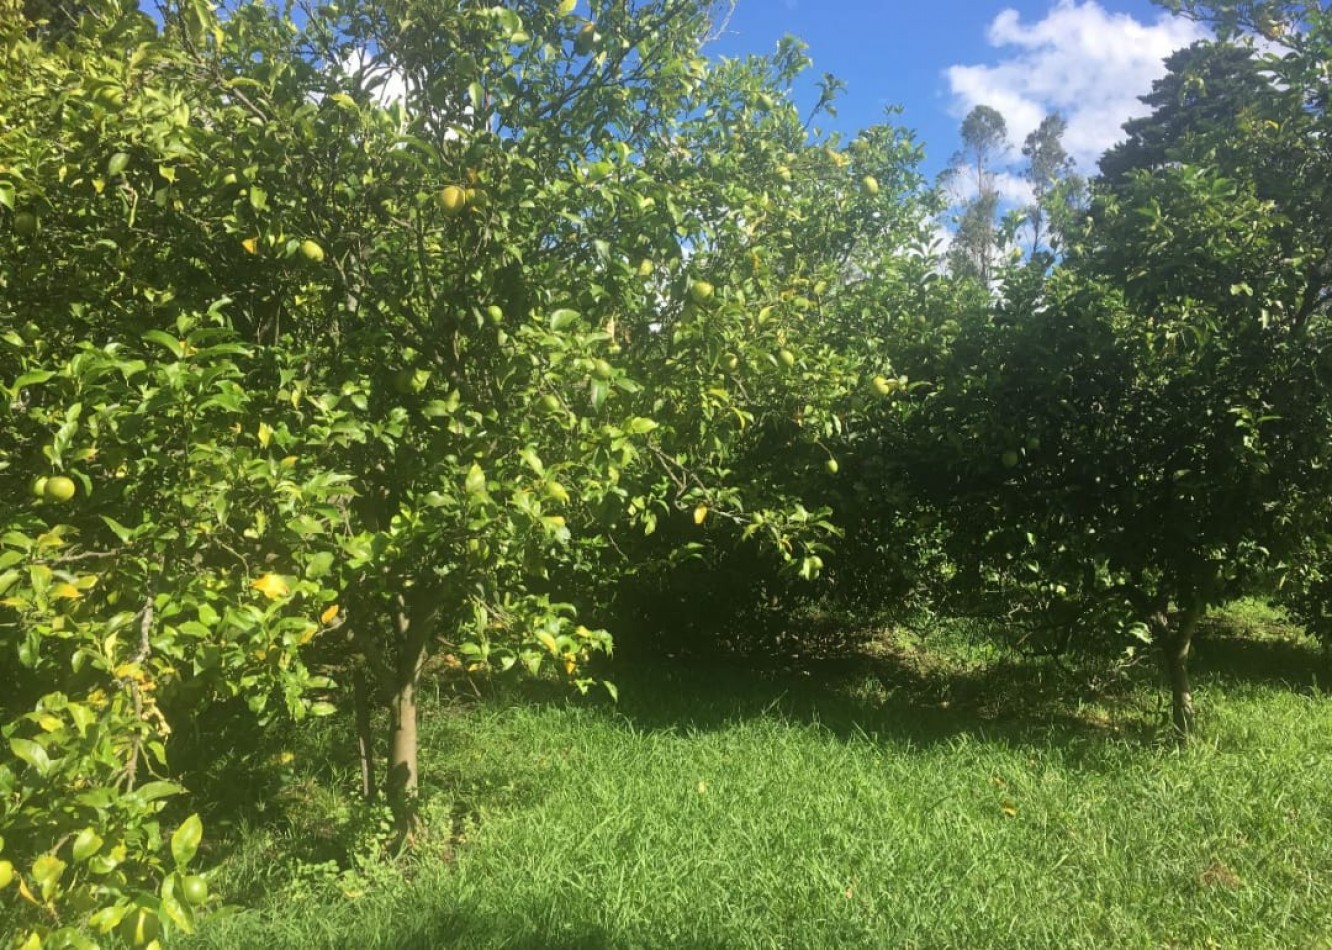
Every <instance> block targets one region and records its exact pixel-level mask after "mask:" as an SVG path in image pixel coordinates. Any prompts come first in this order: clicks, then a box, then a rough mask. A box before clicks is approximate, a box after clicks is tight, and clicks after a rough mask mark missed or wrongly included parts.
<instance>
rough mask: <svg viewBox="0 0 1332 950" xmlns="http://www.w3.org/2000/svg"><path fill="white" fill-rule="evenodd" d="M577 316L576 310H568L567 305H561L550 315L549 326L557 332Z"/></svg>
mask: <svg viewBox="0 0 1332 950" xmlns="http://www.w3.org/2000/svg"><path fill="white" fill-rule="evenodd" d="M578 317H579V313H578V311H577V310H570V309H568V308H567V307H562V308H561V309H559V310H556V311H555V312H553V313H552V314H551V315H550V328H551V329H552V330H555V331H557V332H558V331H560V330H563V329H564V328H565V327H567V326H568V325H569V324H571V323H573V322H574V321H576V320H577V319H578Z"/></svg>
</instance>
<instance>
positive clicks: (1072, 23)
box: [947, 0, 1206, 174]
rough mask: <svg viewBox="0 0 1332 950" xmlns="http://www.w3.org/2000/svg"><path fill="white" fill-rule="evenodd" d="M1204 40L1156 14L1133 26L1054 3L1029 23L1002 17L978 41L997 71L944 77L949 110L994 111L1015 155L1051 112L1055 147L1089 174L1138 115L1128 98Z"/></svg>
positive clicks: (1101, 11) (1079, 4)
mask: <svg viewBox="0 0 1332 950" xmlns="http://www.w3.org/2000/svg"><path fill="white" fill-rule="evenodd" d="M1205 35H1206V34H1205V33H1204V31H1203V29H1202V27H1200V26H1199V25H1198V24H1196V23H1192V22H1190V21H1188V20H1185V19H1182V18H1179V17H1173V16H1170V15H1169V14H1165V13H1163V14H1161V15H1160V16H1159V17H1157V19H1156V20H1155V21H1154V22H1151V23H1142V22H1139V21H1138V20H1135V19H1134V18H1133V17H1132V16H1130V15H1128V14H1124V13H1110V12H1108V11H1107V10H1106V9H1105V8H1104V7H1102V6H1101V5H1100V4H1099V3H1097V2H1095V0H1058V2H1057V3H1056V4H1055V5H1054V7H1053V8H1052V9H1051V10H1050V11H1049V12H1048V13H1047V14H1046V15H1045V18H1044V19H1041V20H1037V21H1035V22H1030V23H1024V22H1023V21H1022V18H1021V16H1020V15H1019V14H1018V12H1017V11H1016V10H1013V9H1007V10H1004V11H1003V12H1002V13H1000V14H999V15H998V16H996V17H995V18H994V20H993V22H991V23H990V27H989V30H988V31H987V34H986V37H987V39H988V40H989V43H990V45H991V46H993V47H995V48H996V49H1000V50H1002V51H1003V53H1002V58H1001V59H1000V60H999V62H997V63H995V64H994V65H988V66H986V65H975V66H967V65H959V66H952V67H950V68H949V69H948V70H947V76H948V82H949V86H950V89H951V92H952V96H953V103H952V110H953V112H954V113H955V114H956V115H957V116H958V117H959V118H960V117H961V116H963V115H965V114H966V113H967V112H969V111H970V110H971V109H972V108H973V107H974V106H978V105H988V106H991V107H993V108H995V109H998V110H999V111H1000V112H1001V113H1002V114H1003V116H1004V118H1005V119H1006V120H1007V122H1008V132H1009V137H1010V139H1011V140H1012V142H1013V143H1014V145H1015V146H1018V145H1020V144H1021V142H1022V140H1023V139H1025V138H1026V137H1027V134H1028V133H1029V132H1031V131H1032V130H1033V129H1035V128H1036V126H1037V125H1039V124H1040V121H1041V119H1042V118H1043V117H1044V116H1045V115H1046V114H1047V113H1049V112H1055V111H1058V112H1060V113H1062V114H1063V116H1064V117H1065V118H1066V119H1067V120H1068V130H1067V131H1066V132H1065V134H1064V147H1065V148H1066V149H1068V151H1069V153H1070V154H1071V155H1072V156H1073V157H1074V159H1075V160H1076V161H1077V164H1078V168H1079V169H1080V170H1081V171H1082V172H1083V173H1084V174H1087V173H1092V172H1094V171H1095V170H1096V162H1097V160H1098V159H1099V158H1100V157H1101V154H1102V153H1103V152H1104V151H1105V150H1106V149H1107V148H1108V147H1109V146H1111V145H1113V144H1114V143H1115V142H1117V141H1119V140H1120V139H1121V138H1122V137H1123V132H1122V130H1121V128H1120V127H1121V126H1122V125H1123V124H1124V122H1125V120H1127V119H1129V118H1131V117H1133V116H1138V115H1143V114H1144V113H1145V112H1146V111H1147V110H1146V109H1145V107H1144V106H1143V104H1142V103H1141V102H1139V101H1138V96H1140V95H1143V94H1144V93H1146V92H1149V91H1150V90H1151V86H1152V80H1154V79H1159V78H1160V77H1161V76H1162V75H1164V73H1165V66H1164V64H1163V62H1162V60H1163V59H1164V58H1165V57H1166V56H1168V55H1169V54H1170V53H1171V52H1172V51H1174V50H1176V49H1179V48H1180V47H1181V46H1187V45H1188V44H1190V43H1192V42H1193V41H1194V40H1198V39H1201V38H1202V37H1203V36H1205Z"/></svg>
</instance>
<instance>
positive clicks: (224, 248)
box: [0, 0, 1332, 947]
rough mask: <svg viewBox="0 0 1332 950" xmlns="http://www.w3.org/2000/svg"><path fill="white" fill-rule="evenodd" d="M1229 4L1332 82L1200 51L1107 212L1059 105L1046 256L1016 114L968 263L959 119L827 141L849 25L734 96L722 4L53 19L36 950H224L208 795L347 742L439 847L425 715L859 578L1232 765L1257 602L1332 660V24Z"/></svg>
mask: <svg viewBox="0 0 1332 950" xmlns="http://www.w3.org/2000/svg"><path fill="white" fill-rule="evenodd" d="M47 6H50V7H51V9H49V10H48V9H47ZM1190 9H1191V10H1192V12H1193V14H1194V15H1198V16H1206V17H1210V18H1213V19H1214V20H1215V21H1216V22H1217V23H1219V24H1220V25H1221V26H1222V27H1223V29H1224V30H1230V29H1234V30H1241V29H1242V28H1245V27H1247V28H1249V29H1251V30H1258V31H1259V32H1262V33H1264V35H1267V36H1268V37H1269V40H1270V41H1271V42H1272V43H1274V44H1276V45H1277V46H1278V48H1280V49H1282V50H1284V55H1281V56H1268V57H1266V58H1264V57H1260V56H1258V54H1256V53H1254V52H1252V51H1251V50H1249V49H1248V48H1247V47H1244V46H1243V35H1244V34H1243V33H1242V32H1241V33H1239V34H1236V35H1230V34H1228V33H1225V32H1223V34H1222V36H1221V38H1220V39H1219V40H1218V42H1217V43H1215V44H1204V45H1200V46H1195V47H1193V48H1190V49H1189V50H1186V51H1182V52H1180V53H1178V54H1176V55H1175V56H1174V57H1172V59H1171V60H1170V62H1169V66H1170V73H1169V75H1168V76H1167V78H1166V79H1165V80H1163V81H1162V82H1161V83H1159V84H1158V87H1157V89H1156V90H1155V91H1154V92H1153V94H1152V96H1150V97H1148V99H1147V100H1146V101H1147V102H1148V104H1149V105H1152V106H1153V107H1154V112H1153V113H1152V115H1150V116H1148V117H1146V118H1144V119H1141V120H1135V121H1134V122H1133V123H1131V124H1130V125H1129V127H1128V128H1127V130H1126V131H1127V132H1128V136H1129V137H1128V140H1127V141H1126V143H1125V144H1124V145H1123V146H1121V147H1119V148H1118V149H1116V150H1115V151H1114V152H1112V153H1111V154H1109V155H1107V157H1106V160H1105V162H1104V163H1103V165H1102V171H1103V178H1102V179H1100V180H1097V181H1094V182H1093V183H1092V185H1093V199H1092V201H1091V202H1090V204H1089V205H1088V206H1087V207H1086V208H1085V210H1084V208H1083V202H1082V195H1083V182H1082V181H1081V179H1078V178H1077V177H1076V176H1075V175H1074V174H1073V173H1072V168H1071V164H1070V163H1069V161H1068V160H1067V156H1066V154H1065V153H1064V152H1063V150H1062V147H1061V146H1060V145H1059V141H1058V140H1059V134H1060V131H1061V129H1062V127H1063V126H1062V120H1060V119H1059V118H1058V117H1057V116H1056V117H1051V118H1050V119H1048V120H1047V122H1045V123H1043V124H1042V126H1041V128H1040V129H1039V130H1038V131H1037V133H1033V136H1032V137H1030V138H1029V139H1028V141H1027V145H1026V149H1025V151H1024V154H1025V155H1026V156H1027V158H1028V159H1029V161H1030V167H1029V169H1028V171H1027V174H1028V176H1029V178H1030V180H1031V181H1032V183H1033V187H1034V190H1035V194H1036V201H1035V204H1034V205H1033V206H1032V207H1031V208H1028V209H1018V212H1019V213H1018V214H1017V215H1016V216H1013V217H1010V220H1009V221H1008V223H1007V224H1006V225H1004V226H999V225H997V224H996V222H995V217H996V214H997V212H998V202H999V198H998V194H997V192H996V191H995V190H994V187H993V175H994V170H993V168H992V167H991V165H990V162H991V160H992V158H993V156H994V155H995V154H996V152H997V150H1001V149H1002V147H1003V138H1004V135H1005V124H1004V120H1003V117H1002V116H1001V115H999V114H998V113H997V112H995V111H994V110H993V109H989V110H988V111H978V112H977V113H974V114H973V116H972V117H969V120H968V122H969V125H968V127H966V128H964V133H965V138H966V142H967V150H966V151H964V153H963V154H962V155H960V156H959V159H958V162H957V167H958V169H959V174H963V173H965V174H969V175H972V176H973V177H974V179H975V184H976V186H977V189H978V192H979V197H977V198H976V199H974V200H971V201H969V203H968V204H967V205H966V207H965V208H964V209H963V211H962V212H961V213H960V215H959V217H958V219H957V220H958V228H959V236H958V239H957V241H956V243H955V246H954V248H953V251H952V253H951V254H950V255H949V257H948V260H949V261H950V262H951V269H949V268H946V267H944V266H943V263H942V262H941V260H940V257H941V256H942V255H939V254H937V253H936V250H935V249H934V248H932V247H931V246H930V240H931V238H930V236H931V234H932V232H933V229H934V221H935V216H936V215H937V214H938V213H939V212H940V210H941V209H940V207H939V199H938V196H937V195H936V194H935V193H934V192H933V191H931V190H930V189H929V188H927V187H926V185H925V183H924V181H923V180H922V178H921V176H920V175H919V173H918V172H917V168H916V164H917V162H918V160H919V158H920V150H919V148H918V147H917V145H916V144H915V143H914V142H913V140H912V138H911V136H910V135H909V134H908V133H906V132H904V131H903V130H901V129H898V128H896V127H895V126H893V125H891V124H884V125H881V126H876V127H873V128H869V129H866V130H864V131H863V132H861V133H860V134H858V135H857V136H855V137H852V138H850V139H845V140H844V139H842V138H839V137H838V136H836V135H825V134H823V133H822V132H821V131H819V129H818V128H817V126H816V125H815V124H814V123H816V122H817V121H819V115H820V113H821V112H822V110H824V109H826V108H828V107H829V106H830V105H831V104H832V98H833V96H834V95H835V91H836V84H835V83H834V82H832V81H828V82H827V83H826V85H825V87H824V93H825V94H824V96H823V97H822V98H821V99H820V100H819V102H818V104H817V106H816V107H815V109H814V111H813V114H812V115H811V114H802V113H801V112H800V111H799V109H798V107H797V104H796V103H795V101H794V99H793V96H792V86H793V83H794V81H795V80H796V78H797V76H798V75H799V74H800V73H801V72H802V70H804V69H805V67H806V66H807V65H808V63H807V60H806V58H805V56H804V54H803V51H802V48H801V47H800V45H799V44H798V43H796V42H795V41H786V42H784V43H783V44H781V45H779V47H778V49H777V50H776V52H775V53H774V54H773V55H772V56H770V57H767V58H752V59H748V60H739V61H721V62H710V61H708V60H707V59H705V58H704V57H703V55H702V53H701V48H702V44H703V43H704V42H705V39H706V37H707V35H708V31H709V29H710V28H711V25H712V21H711V19H710V16H709V12H710V11H709V9H708V5H707V4H706V3H703V2H700V0H637V2H630V0H598V2H595V3H593V4H592V6H591V8H590V9H587V8H586V5H581V6H580V5H578V4H575V3H573V2H571V0H564V2H561V3H558V4H557V3H552V2H538V0H511V2H507V3H504V4H499V5H488V4H485V3H481V2H467V3H461V4H459V3H456V2H442V0H394V2H390V3H359V2H353V3H348V4H343V5H340V6H339V7H337V8H334V7H331V6H330V7H319V8H314V9H308V10H304V11H303V12H302V14H301V16H299V17H296V18H290V17H289V16H288V14H286V13H284V12H283V11H281V10H279V9H277V8H275V7H272V6H270V5H267V4H265V3H262V2H255V3H251V2H240V3H236V4H232V5H227V6H225V7H224V8H223V9H221V10H215V9H213V8H212V7H211V6H210V5H209V4H207V3H205V2H203V0H179V2H170V3H165V4H164V5H162V6H161V7H160V8H159V9H157V10H156V12H155V14H153V15H150V14H148V13H145V12H142V11H140V9H139V8H138V5H137V4H135V3H132V2H128V0H92V2H88V3H85V4H77V5H75V4H55V5H47V4H39V3H31V2H30V3H18V2H16V0H0V90H3V91H0V386H3V388H4V400H3V402H2V403H0V500H2V501H3V507H2V508H0V652H2V653H3V655H4V656H5V658H6V659H5V662H4V664H3V666H0V687H3V689H0V734H3V738H4V740H5V741H4V748H3V751H0V834H3V838H0V909H3V910H4V911H6V912H10V911H13V913H14V914H15V915H16V916H15V919H16V920H18V921H19V922H20V923H19V926H20V927H21V928H22V937H21V939H22V940H23V941H25V944H24V945H25V947H27V946H30V947H39V946H44V945H45V946H64V945H71V946H86V945H90V941H91V940H94V939H99V938H100V935H102V934H108V933H110V932H112V931H116V930H119V932H120V933H121V934H122V936H123V937H124V938H125V939H127V940H129V941H131V942H133V943H138V944H151V943H152V942H153V941H154V940H156V939H157V936H158V934H159V932H167V933H169V932H173V931H185V932H188V931H190V930H192V929H193V928H194V926H195V924H196V921H197V917H198V915H199V914H200V913H201V912H202V911H204V910H206V909H207V908H208V907H210V906H212V905H213V904H215V903H216V901H217V898H216V897H213V896H212V895H210V894H209V887H208V882H207V879H206V878H205V877H204V876H201V875H200V874H199V873H198V870H199V869H198V867H197V865H198V864H199V863H200V860H199V858H198V857H197V854H198V851H199V848H200V845H201V843H202V842H203V841H204V840H205V839H204V831H205V828H204V821H203V820H202V819H201V817H200V813H202V814H203V815H205V816H206V815H207V813H208V809H209V805H210V799H209V789H208V787H207V782H206V780H205V778H204V776H206V774H207V769H206V768H199V767H198V765H197V763H199V762H200V761H201V760H205V761H206V760H207V759H208V758H209V757H213V758H216V759H220V758H222V757H225V756H227V755H233V756H238V757H240V758H241V759H243V760H245V762H246V767H247V768H249V769H252V770H261V769H263V768H264V767H265V766H264V764H263V763H262V762H261V761H260V760H259V757H258V755H257V754H256V755H254V756H253V757H252V758H246V757H247V756H250V755H251V753H252V752H253V751H254V750H253V749H251V748H249V747H248V746H247V745H246V742H248V741H249V740H244V741H242V740H239V739H237V738H236V737H237V736H239V735H242V734H243V735H246V736H249V737H251V738H253V737H255V736H264V735H271V734H273V733H276V732H278V731H280V730H281V729H282V728H284V724H287V723H291V722H293V721H300V720H302V719H303V718H305V717H307V716H312V715H313V716H320V715H329V714H332V713H334V712H335V711H337V710H338V709H339V707H340V706H345V707H347V708H350V709H354V715H353V717H352V718H353V719H354V721H355V724H356V725H355V731H356V733H357V744H358V758H359V761H360V766H361V782H360V785H361V787H360V792H361V794H362V795H363V796H364V797H365V798H367V799H371V800H373V799H376V798H378V797H380V796H383V797H384V798H385V800H386V801H387V802H388V803H389V805H390V806H391V810H392V819H393V829H394V839H395V843H396V844H397V845H400V846H402V845H410V844H412V843H414V842H415V841H416V840H417V839H418V837H419V836H420V834H421V833H422V818H421V808H420V797H421V795H422V793H423V790H422V788H421V783H420V765H419V762H418V752H419V749H418V744H419V743H418V731H417V716H418V702H417V695H418V692H419V690H420V689H421V687H422V686H423V684H424V683H425V682H426V681H427V680H429V681H445V682H448V681H450V679H451V678H452V680H454V681H456V680H459V679H463V678H466V679H469V680H471V681H473V682H475V681H480V680H482V679H483V678H484V677H486V676H487V675H491V674H497V673H502V672H505V671H513V672H515V673H519V674H524V675H528V676H532V677H537V678H549V679H552V680H556V681H559V682H562V683H566V684H568V685H571V686H572V687H574V688H575V689H577V690H581V691H583V692H589V691H593V692H596V691H598V690H600V689H601V688H602V687H603V686H604V687H605V692H607V693H609V694H610V695H611V696H613V695H614V692H615V688H614V686H613V685H612V684H611V683H610V682H606V679H605V676H604V673H603V669H604V668H603V666H602V665H601V664H603V663H604V659H603V658H604V655H605V654H607V653H609V651H610V649H611V644H612V637H611V631H612V630H615V631H627V632H630V633H632V634H633V635H634V639H635V642H636V643H638V644H647V645H651V646H652V647H653V648H654V649H657V650H658V651H659V652H663V653H671V652H673V650H674V648H677V647H681V646H684V645H688V646H691V647H692V648H694V649H699V650H704V651H706V650H709V649H715V648H716V647H717V645H718V643H719V640H718V637H719V635H721V634H725V633H733V632H734V631H733V629H730V630H728V629H727V628H728V625H729V626H730V627H731V628H733V627H734V626H735V625H737V624H753V623H754V621H755V618H756V616H757V614H756V612H755V611H756V610H757V612H759V613H762V612H764V611H766V612H769V613H772V612H786V613H789V612H790V610H791V608H792V605H793V604H794V603H795V602H796V601H798V600H801V599H803V598H805V597H808V596H814V595H817V596H819V597H822V598H824V599H825V602H826V603H828V604H831V605H834V606H837V607H840V608H843V609H854V610H855V611H858V612H861V613H862V614H865V615H871V614H874V615H877V614H879V613H880V612H882V611H884V610H901V609H904V608H907V607H910V608H913V609H914V608H919V607H933V608H936V609H949V610H964V611H968V612H985V613H990V614H997V615H999V616H1003V617H1007V618H1009V619H1010V620H1011V621H1012V622H1013V624H1014V626H1015V627H1016V628H1019V629H1021V630H1022V631H1023V632H1024V633H1025V634H1027V635H1038V636H1040V637H1041V638H1042V639H1043V640H1044V641H1045V642H1046V643H1047V644H1048V645H1052V646H1053V648H1059V647H1062V646H1065V645H1067V644H1069V643H1072V642H1082V641H1087V640H1097V641H1102V642H1104V641H1108V642H1111V643H1113V644H1114V645H1115V646H1116V647H1122V646H1123V645H1124V643H1125V642H1133V641H1134V638H1136V639H1137V640H1141V641H1144V642H1146V643H1150V644H1154V645H1156V646H1159V647H1160V648H1161V649H1162V652H1163V655H1164V656H1165V657H1166V658H1167V669H1168V671H1169V674H1170V679H1171V686H1172V693H1173V696H1174V722H1175V725H1176V727H1177V728H1178V730H1179V731H1180V732H1181V734H1184V733H1187V732H1188V731H1189V730H1190V729H1191V728H1192V720H1193V710H1192V700H1191V697H1190V693H1189V685H1188V679H1187V665H1186V661H1187V657H1188V654H1189V651H1190V649H1191V646H1192V634H1193V631H1194V629H1195V628H1196V626H1197V624H1198V622H1199V620H1200V618H1201V617H1202V616H1203V613H1204V612H1205V611H1206V610H1208V609H1209V608H1211V607H1213V606H1215V605H1217V604H1219V603H1221V602H1223V601H1224V600H1226V599H1228V598H1231V597H1234V596H1236V595H1238V594H1241V593H1255V592H1257V593H1265V594H1266V593H1279V594H1280V596H1282V597H1283V598H1285V599H1286V600H1287V601H1288V603H1290V604H1291V605H1292V606H1294V607H1295V608H1296V609H1297V610H1298V611H1300V612H1301V613H1302V614H1303V615H1304V616H1306V617H1307V618H1309V619H1310V621H1311V624H1312V625H1313V626H1314V627H1315V628H1320V627H1319V624H1320V623H1321V624H1322V626H1323V627H1328V626H1329V625H1332V622H1329V621H1327V620H1326V618H1327V616H1328V614H1327V610H1326V607H1325V605H1324V601H1325V597H1324V593H1325V591H1326V589H1327V588H1328V586H1329V582H1328V580H1327V578H1328V577H1332V568H1328V567H1326V566H1325V565H1327V564H1328V563H1329V557H1330V555H1329V554H1328V551H1329V548H1328V544H1327V539H1328V538H1330V537H1332V509H1329V507H1328V506H1327V503H1326V499H1327V498H1328V497H1329V489H1332V485H1329V484H1328V482H1327V476H1326V472H1327V471H1328V470H1329V462H1332V460H1329V459H1328V458H1327V452H1328V448H1327V446H1328V445H1329V444H1330V443H1332V403H1330V402H1329V397H1328V389H1327V386H1326V373H1327V370H1328V368H1329V367H1327V366H1326V358H1325V356H1324V353H1325V351H1326V336H1327V330H1328V327H1327V303H1328V295H1329V286H1330V285H1332V284H1330V282H1332V266H1330V265H1329V257H1328V254H1329V250H1328V249H1329V247H1332V241H1329V240H1328V238H1329V235H1328V233H1327V226H1326V223H1325V222H1326V221H1327V220H1329V215H1328V210H1329V209H1328V207H1327V201H1328V194H1329V192H1328V189H1327V184H1326V181H1327V169H1328V167H1329V161H1328V156H1327V154H1326V150H1327V142H1328V141H1329V138H1328V136H1327V134H1326V131H1327V129H1326V75H1325V71H1324V70H1325V65H1326V62H1327V61H1328V56H1327V55H1326V54H1327V44H1328V42H1329V39H1328V30H1329V29H1332V18H1329V17H1328V15H1327V14H1325V13H1323V12H1321V10H1319V9H1318V8H1317V7H1311V6H1308V5H1304V6H1300V5H1293V4H1272V3H1266V4H1240V5H1237V6H1235V7H1234V8H1233V9H1232V8H1231V7H1230V6H1211V7H1207V8H1205V9H1199V8H1197V7H1196V6H1195V7H1190ZM1227 17H1230V19H1226V18H1227ZM1237 37H1238V38H1237ZM1020 227H1027V228H1028V229H1029V232H1030V235H1031V236H1030V242H1029V245H1028V244H1027V243H1026V242H1018V241H1017V240H1016V235H1017V229H1018V228H1020ZM1022 247H1029V250H1030V253H1029V254H1028V255H1027V257H1026V258H1025V259H1024V258H1023V256H1022V253H1021V248H1022ZM1056 252H1057V253H1058V254H1059V258H1058V260H1056V257H1055V254H1056ZM816 585H818V586H816ZM755 630H757V631H759V632H761V633H762V632H765V631H766V628H764V627H762V626H761V625H759V626H753V627H752V628H751V631H750V632H751V633H752V632H753V631H755ZM376 710H378V711H379V713H380V714H381V715H378V716H377V715H376V714H375V713H376ZM381 720H382V721H384V722H386V723H387V731H386V734H384V735H376V734H375V733H374V731H373V730H372V724H373V723H374V722H376V721H381ZM239 721H244V722H245V726H244V727H243V728H241V729H239V730H238V729H237V725H236V724H237V722H239ZM186 725H188V727H189V728H188V729H186V728H185V726H186ZM182 733H185V735H182ZM186 760H188V761H191V762H193V763H195V764H196V768H195V770H194V771H193V772H192V774H193V775H194V778H195V782H194V783H193V784H192V787H190V788H189V789H187V788H186V787H185V783H184V782H183V781H182V778H183V775H182V770H181V763H182V762H183V761H186Z"/></svg>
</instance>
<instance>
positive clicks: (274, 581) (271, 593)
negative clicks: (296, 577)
mask: <svg viewBox="0 0 1332 950" xmlns="http://www.w3.org/2000/svg"><path fill="white" fill-rule="evenodd" d="M250 586H251V587H253V588H254V589H255V590H257V591H258V592H259V593H261V594H263V595H264V596H265V597H267V598H268V599H269V600H277V599H278V598H279V597H286V596H287V595H288V594H290V593H291V587H290V586H289V585H288V584H287V582H286V581H285V580H284V579H283V578H282V575H280V574H265V575H264V576H263V577H260V578H258V579H256V580H255V581H254V582H253V583H252V584H250Z"/></svg>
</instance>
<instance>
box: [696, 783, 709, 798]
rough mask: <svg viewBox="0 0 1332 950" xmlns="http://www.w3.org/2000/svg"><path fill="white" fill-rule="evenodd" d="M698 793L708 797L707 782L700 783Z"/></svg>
mask: <svg viewBox="0 0 1332 950" xmlns="http://www.w3.org/2000/svg"><path fill="white" fill-rule="evenodd" d="M698 793H699V794H700V795H706V794H707V793H708V783H707V782H699V783H698Z"/></svg>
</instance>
